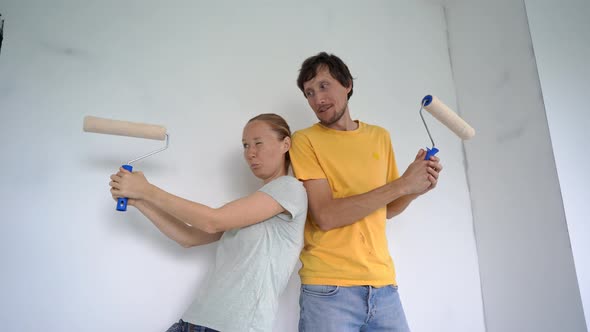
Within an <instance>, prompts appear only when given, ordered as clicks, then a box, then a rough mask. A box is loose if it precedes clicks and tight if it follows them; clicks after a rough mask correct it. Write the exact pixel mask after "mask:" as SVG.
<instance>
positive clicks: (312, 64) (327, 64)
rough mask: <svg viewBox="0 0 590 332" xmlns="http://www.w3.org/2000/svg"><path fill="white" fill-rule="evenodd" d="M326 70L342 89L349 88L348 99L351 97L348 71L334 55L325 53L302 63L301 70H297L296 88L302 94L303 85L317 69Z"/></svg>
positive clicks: (351, 86) (312, 76)
mask: <svg viewBox="0 0 590 332" xmlns="http://www.w3.org/2000/svg"><path fill="white" fill-rule="evenodd" d="M322 68H328V70H329V71H330V75H332V77H334V79H336V80H337V81H338V82H340V84H342V86H343V87H345V88H347V87H349V86H350V92H349V93H348V99H350V96H352V90H353V89H352V88H353V83H352V75H351V74H350V71H349V70H348V67H347V66H346V64H345V63H344V62H343V61H342V60H341V59H340V58H339V57H337V56H335V55H334V54H328V53H326V52H321V53H318V54H317V55H314V56H311V57H309V58H307V59H306V60H305V61H303V64H302V65H301V69H300V70H299V77H297V86H298V87H299V89H300V90H301V92H303V95H304V96H305V91H303V83H305V82H307V81H309V80H311V79H313V78H314V77H315V76H316V75H317V73H318V69H322Z"/></svg>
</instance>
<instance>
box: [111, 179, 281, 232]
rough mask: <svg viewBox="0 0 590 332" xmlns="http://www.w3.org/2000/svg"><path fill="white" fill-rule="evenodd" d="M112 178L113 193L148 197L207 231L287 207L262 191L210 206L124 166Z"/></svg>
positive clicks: (246, 222)
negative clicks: (153, 181)
mask: <svg viewBox="0 0 590 332" xmlns="http://www.w3.org/2000/svg"><path fill="white" fill-rule="evenodd" d="M111 180H112V181H111V183H110V185H111V187H112V191H111V192H112V193H113V196H114V197H128V198H130V199H136V200H137V201H145V202H146V203H148V206H153V207H155V208H156V209H157V210H160V211H162V212H164V213H166V214H169V215H170V216H172V217H174V218H176V219H178V220H179V221H181V222H184V223H186V224H188V225H190V226H193V227H194V228H197V229H199V230H201V231H203V232H205V233H208V234H215V233H219V232H223V231H226V230H229V229H234V228H238V227H244V226H248V225H252V224H256V223H259V222H261V221H264V220H266V219H268V218H270V217H272V216H274V215H277V214H279V213H281V212H283V211H285V209H284V208H283V207H282V206H281V205H280V204H279V203H278V202H277V201H276V200H275V199H273V198H272V197H271V196H269V195H268V194H265V193H263V192H259V191H257V192H255V193H253V194H251V195H249V196H247V197H244V198H240V199H238V200H235V201H233V202H230V203H228V204H226V205H224V206H222V207H220V208H211V207H209V206H206V205H203V204H200V203H197V202H192V201H189V200H187V199H184V198H182V197H178V196H175V195H173V194H170V193H168V192H166V191H164V190H162V189H160V188H158V187H156V186H154V185H152V184H150V183H149V182H148V181H147V180H146V178H145V176H144V175H143V173H142V172H133V173H130V172H129V171H127V170H124V169H123V168H121V169H120V171H119V172H118V173H117V174H115V175H112V176H111Z"/></svg>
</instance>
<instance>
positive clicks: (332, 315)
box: [299, 285, 410, 332]
mask: <svg viewBox="0 0 590 332" xmlns="http://www.w3.org/2000/svg"><path fill="white" fill-rule="evenodd" d="M299 307H300V309H301V312H300V316H299V332H377V331H383V332H385V331H387V332H410V328H409V327H408V322H407V321H406V315H405V314H404V309H403V308H402V303H401V301H400V298H399V294H398V292H397V286H393V285H389V286H383V287H379V288H376V287H373V286H355V287H342V286H326V285H301V295H300V297H299Z"/></svg>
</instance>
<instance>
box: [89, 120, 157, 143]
mask: <svg viewBox="0 0 590 332" xmlns="http://www.w3.org/2000/svg"><path fill="white" fill-rule="evenodd" d="M84 131H86V132H91V133H99V134H108V135H120V136H131V137H139V138H148V139H155V140H160V141H163V140H165V139H166V128H165V127H163V126H158V125H152V124H146V123H137V122H129V121H120V120H111V119H104V118H98V117H95V116H86V117H84Z"/></svg>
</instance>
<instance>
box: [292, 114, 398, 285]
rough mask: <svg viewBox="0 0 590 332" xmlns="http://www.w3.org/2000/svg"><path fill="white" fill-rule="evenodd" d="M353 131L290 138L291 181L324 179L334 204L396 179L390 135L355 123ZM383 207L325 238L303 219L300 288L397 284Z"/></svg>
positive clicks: (319, 129) (312, 131)
mask: <svg viewBox="0 0 590 332" xmlns="http://www.w3.org/2000/svg"><path fill="white" fill-rule="evenodd" d="M357 122H358V124H359V127H358V128H357V129H356V130H352V131H339V130H333V129H329V128H327V127H324V126H322V125H321V124H319V123H318V124H315V125H313V126H311V127H309V128H307V129H303V130H300V131H297V132H296V133H295V134H294V135H293V144H292V146H291V150H290V156H291V162H292V165H293V171H294V173H295V176H296V177H297V178H298V179H299V180H302V181H305V180H312V179H327V180H328V182H329V184H330V187H331V189H332V195H333V198H342V197H348V196H353V195H358V194H363V193H366V192H368V191H371V190H373V189H375V188H377V187H380V186H383V185H385V184H386V183H388V182H391V181H393V180H395V179H397V178H398V177H399V175H398V170H397V165H396V163H395V156H394V153H393V148H392V146H391V139H390V137H389V133H388V132H387V131H386V130H385V129H383V128H381V127H378V126H374V125H369V124H366V123H363V122H360V121H357ZM386 212H387V210H386V207H385V206H383V207H382V208H380V209H378V210H376V211H374V212H373V213H371V214H370V215H368V216H366V217H365V218H363V219H360V220H358V221H357V222H355V223H353V224H351V225H348V226H344V227H340V228H335V229H332V230H329V231H327V232H324V231H322V230H320V229H319V228H318V226H317V224H316V223H315V222H314V220H313V218H312V217H311V214H310V213H308V216H307V222H306V224H305V232H304V236H305V245H304V247H303V250H302V251H301V255H300V259H301V263H302V264H303V267H302V268H301V270H299V275H300V276H301V283H303V284H311V285H337V286H358V285H371V286H383V285H389V284H396V281H395V268H394V266H393V260H392V259H391V256H390V255H389V250H388V246H387V238H386V235H385V222H386Z"/></svg>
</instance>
